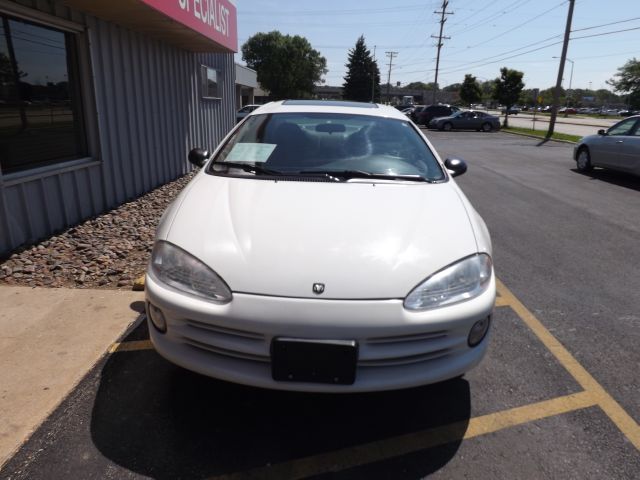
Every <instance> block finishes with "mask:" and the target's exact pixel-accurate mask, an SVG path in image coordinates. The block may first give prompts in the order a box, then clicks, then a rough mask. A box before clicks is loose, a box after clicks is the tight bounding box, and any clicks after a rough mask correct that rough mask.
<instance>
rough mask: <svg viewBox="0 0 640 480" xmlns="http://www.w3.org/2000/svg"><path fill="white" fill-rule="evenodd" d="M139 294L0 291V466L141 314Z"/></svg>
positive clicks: (24, 288)
mask: <svg viewBox="0 0 640 480" xmlns="http://www.w3.org/2000/svg"><path fill="white" fill-rule="evenodd" d="M143 302H144V293H143V292H132V291H122V290H87V289H62V288H60V289H57V288H29V287H13V286H0V305H1V306H2V307H1V308H0V365H1V366H2V368H0V411H1V412H2V419H3V421H2V422H0V468H1V466H2V465H3V464H4V463H5V462H6V461H7V460H8V459H9V458H10V457H11V456H12V455H13V454H14V453H15V451H16V450H17V449H18V448H19V447H20V445H22V443H23V442H24V441H25V440H26V439H27V438H28V437H29V436H30V435H31V433H33V431H34V430H35V429H36V428H37V427H38V426H39V425H40V424H41V423H42V422H43V421H44V420H45V419H46V418H47V416H48V415H49V414H50V413H51V412H52V411H53V410H54V409H55V408H56V407H57V406H58V404H59V403H60V402H61V401H62V400H63V399H64V398H65V397H66V396H67V395H68V394H69V392H71V391H72V390H73V388H74V387H75V386H76V385H77V384H78V382H79V381H80V380H81V379H82V377H83V376H84V375H85V374H86V373H87V372H88V371H89V370H90V369H91V367H93V366H94V365H95V364H96V362H97V361H98V360H99V359H100V358H101V357H102V356H103V355H104V354H105V353H106V352H107V350H108V349H109V347H110V346H111V344H113V343H114V342H116V341H117V340H118V339H119V338H120V336H121V335H122V334H123V333H124V332H125V331H126V330H127V328H128V327H129V326H130V325H132V324H133V323H134V322H135V321H136V320H137V319H138V317H139V316H140V312H142V311H143V310H144V303H143Z"/></svg>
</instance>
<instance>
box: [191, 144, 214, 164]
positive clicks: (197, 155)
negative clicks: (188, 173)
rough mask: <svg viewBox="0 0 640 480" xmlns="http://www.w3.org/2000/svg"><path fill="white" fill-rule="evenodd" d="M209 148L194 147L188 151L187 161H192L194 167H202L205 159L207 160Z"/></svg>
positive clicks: (205, 161)
mask: <svg viewBox="0 0 640 480" xmlns="http://www.w3.org/2000/svg"><path fill="white" fill-rule="evenodd" d="M209 155H210V154H209V150H206V149H204V148H194V149H193V150H191V151H190V152H189V156H188V157H187V158H188V159H189V162H191V163H193V164H194V165H195V166H196V167H202V166H204V164H205V163H207V160H209Z"/></svg>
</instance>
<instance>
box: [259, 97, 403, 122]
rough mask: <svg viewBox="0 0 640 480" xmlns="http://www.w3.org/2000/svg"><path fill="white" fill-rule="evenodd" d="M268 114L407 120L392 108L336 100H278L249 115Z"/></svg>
mask: <svg viewBox="0 0 640 480" xmlns="http://www.w3.org/2000/svg"><path fill="white" fill-rule="evenodd" d="M269 113H345V114H349V115H368V116H374V117H385V118H389V117H391V118H397V119H399V120H403V121H406V120H407V116H406V115H404V114H403V113H401V112H400V111H399V110H397V109H395V108H393V107H392V106H388V105H380V104H377V103H364V102H346V101H336V100H279V101H277V102H270V103H267V104H266V105H263V106H261V107H260V108H259V109H257V110H254V111H253V112H251V114H250V115H260V114H269Z"/></svg>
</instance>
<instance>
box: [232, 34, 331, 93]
mask: <svg viewBox="0 0 640 480" xmlns="http://www.w3.org/2000/svg"><path fill="white" fill-rule="evenodd" d="M242 59H243V60H244V61H245V62H246V63H247V66H248V67H249V68H252V69H254V70H255V71H256V72H257V74H258V83H260V85H261V86H262V87H263V88H264V89H266V90H268V91H269V94H270V97H271V98H272V99H274V100H279V99H284V98H307V97H310V96H311V95H312V94H313V88H314V85H315V84H316V83H318V82H319V81H320V80H321V78H322V75H324V74H325V73H327V61H326V59H325V58H324V57H323V56H322V55H320V52H318V51H317V50H314V49H313V48H311V44H310V43H309V42H308V41H307V39H306V38H304V37H300V36H299V35H295V36H293V37H292V36H290V35H282V34H281V33H280V32H278V31H273V32H269V33H256V34H255V35H253V36H252V37H250V38H249V39H248V40H247V41H246V42H245V44H244V45H242Z"/></svg>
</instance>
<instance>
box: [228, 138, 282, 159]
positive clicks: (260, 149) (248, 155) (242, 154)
mask: <svg viewBox="0 0 640 480" xmlns="http://www.w3.org/2000/svg"><path fill="white" fill-rule="evenodd" d="M275 148H276V144H275V143H236V144H235V145H234V146H233V148H232V149H231V151H230V152H229V154H228V155H227V158H225V159H224V160H225V161H226V162H239V163H256V162H266V161H267V159H268V158H269V155H271V153H272V152H273V150H274V149H275Z"/></svg>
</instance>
